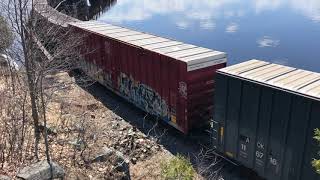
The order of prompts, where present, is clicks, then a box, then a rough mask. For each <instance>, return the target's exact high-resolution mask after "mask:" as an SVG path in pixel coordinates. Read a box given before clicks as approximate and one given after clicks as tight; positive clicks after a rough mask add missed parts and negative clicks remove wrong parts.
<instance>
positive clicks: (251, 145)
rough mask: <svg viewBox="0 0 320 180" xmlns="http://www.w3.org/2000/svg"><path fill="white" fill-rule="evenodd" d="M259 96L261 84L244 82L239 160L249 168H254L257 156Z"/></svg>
mask: <svg viewBox="0 0 320 180" xmlns="http://www.w3.org/2000/svg"><path fill="white" fill-rule="evenodd" d="M259 96H260V89H259V86H257V85H255V84H253V83H247V82H245V83H243V87H242V97H241V113H240V122H239V142H238V143H239V145H238V160H239V162H241V163H242V164H244V165H245V166H247V167H249V168H253V161H254V157H255V156H254V149H255V140H256V129H257V117H258V110H259Z"/></svg>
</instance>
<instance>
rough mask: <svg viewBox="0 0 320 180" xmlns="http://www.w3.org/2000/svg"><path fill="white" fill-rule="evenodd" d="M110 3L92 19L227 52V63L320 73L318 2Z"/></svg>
mask: <svg viewBox="0 0 320 180" xmlns="http://www.w3.org/2000/svg"><path fill="white" fill-rule="evenodd" d="M110 4H111V6H108V7H107V8H106V7H104V8H101V6H99V8H98V9H108V11H104V12H103V13H100V14H98V15H95V16H92V15H91V17H93V18H94V19H97V20H98V21H103V22H108V23H112V24H117V25H121V26H125V27H128V28H132V29H136V30H140V31H144V32H149V33H152V34H156V35H159V36H164V37H169V38H173V39H177V40H179V41H183V42H186V43H191V44H195V45H198V46H204V47H207V48H211V49H215V50H220V51H225V52H227V53H228V55H229V59H228V61H229V62H228V63H229V64H235V63H239V62H242V61H244V60H248V59H252V58H256V59H262V60H267V61H272V62H276V63H280V64H285V65H290V66H294V67H297V68H303V69H308V70H313V71H317V72H320V0H118V1H113V3H110ZM91 6H97V5H93V4H92V3H91ZM91 8H94V7H91ZM95 9H97V8H95Z"/></svg>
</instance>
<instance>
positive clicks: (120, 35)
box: [70, 21, 226, 65]
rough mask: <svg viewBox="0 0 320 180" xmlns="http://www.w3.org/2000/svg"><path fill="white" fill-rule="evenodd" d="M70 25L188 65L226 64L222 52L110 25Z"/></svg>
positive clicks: (87, 23) (77, 23) (89, 23)
mask: <svg viewBox="0 0 320 180" xmlns="http://www.w3.org/2000/svg"><path fill="white" fill-rule="evenodd" d="M70 25H72V26H76V27H78V28H81V29H84V30H87V31H90V32H94V33H98V34H101V35H104V36H107V37H111V38H114V39H117V40H119V41H123V42H126V43H129V44H132V45H135V46H139V47H142V48H144V49H147V50H150V51H154V52H157V53H160V54H163V55H165V56H168V57H172V58H174V59H178V60H180V61H184V62H187V64H188V65H195V64H198V63H205V62H209V61H215V60H219V61H217V62H218V63H223V62H226V53H224V52H219V51H214V50H211V49H207V48H202V47H197V46H194V45H190V44H185V43H182V42H178V41H174V40H171V39H166V38H162V37H158V36H155V35H151V34H147V33H144V32H138V31H134V30H130V29H127V28H123V27H119V26H114V25H111V24H106V23H100V22H97V21H84V22H75V23H70ZM221 59H224V60H221Z"/></svg>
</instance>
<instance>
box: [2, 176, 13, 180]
mask: <svg viewBox="0 0 320 180" xmlns="http://www.w3.org/2000/svg"><path fill="white" fill-rule="evenodd" d="M0 180H11V178H9V177H8V176H4V175H0Z"/></svg>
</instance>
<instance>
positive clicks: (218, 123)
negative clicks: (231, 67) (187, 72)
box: [212, 74, 228, 152]
mask: <svg viewBox="0 0 320 180" xmlns="http://www.w3.org/2000/svg"><path fill="white" fill-rule="evenodd" d="M215 81H216V83H219V86H217V87H215V91H216V94H219V96H215V97H214V99H215V113H214V116H213V124H212V126H213V132H212V134H213V140H212V142H213V146H215V147H216V148H217V150H218V151H220V152H223V151H224V128H225V119H226V109H227V96H228V93H227V92H228V91H227V89H228V77H226V76H223V75H220V74H217V75H216V79H215Z"/></svg>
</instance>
